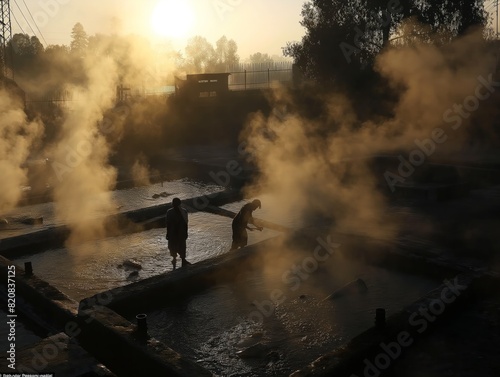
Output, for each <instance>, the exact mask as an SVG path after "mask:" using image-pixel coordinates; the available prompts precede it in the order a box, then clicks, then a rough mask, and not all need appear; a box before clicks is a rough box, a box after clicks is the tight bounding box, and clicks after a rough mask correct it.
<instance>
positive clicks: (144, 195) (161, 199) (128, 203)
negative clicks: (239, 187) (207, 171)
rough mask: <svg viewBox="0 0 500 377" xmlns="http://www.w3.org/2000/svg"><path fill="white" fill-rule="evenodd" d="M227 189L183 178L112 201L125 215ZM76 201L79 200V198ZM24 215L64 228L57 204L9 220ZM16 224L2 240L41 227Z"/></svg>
mask: <svg viewBox="0 0 500 377" xmlns="http://www.w3.org/2000/svg"><path fill="white" fill-rule="evenodd" d="M222 190H224V187H221V186H217V185H207V184H203V183H198V182H194V181H190V180H188V179H182V180H177V181H171V182H164V183H158V184H154V185H149V186H143V187H135V188H131V189H127V190H116V191H113V192H112V198H113V201H114V203H115V204H116V211H115V213H118V212H125V211H130V210H135V209H139V208H145V207H150V206H155V205H158V204H163V203H170V202H171V201H172V198H174V197H175V196H177V197H179V198H181V199H188V198H193V197H196V196H202V195H209V194H212V193H214V192H218V191H222ZM75 199H76V198H75ZM107 214H109V213H99V212H97V213H93V214H89V215H90V216H103V215H107ZM24 216H34V217H38V216H43V222H44V225H43V226H42V227H46V226H51V225H62V222H61V221H60V220H59V219H57V217H56V214H55V205H54V203H52V202H50V203H42V204H36V205H31V206H25V207H19V208H17V209H15V210H14V211H12V212H11V213H9V214H6V216H5V217H8V218H11V219H15V218H17V217H24ZM12 223H13V225H11V226H9V227H7V228H5V229H2V230H0V239H1V238H4V237H12V236H15V235H18V234H21V233H24V232H26V231H30V230H37V229H40V228H41V227H40V226H38V227H25V226H23V225H21V224H18V223H15V221H13V222H12Z"/></svg>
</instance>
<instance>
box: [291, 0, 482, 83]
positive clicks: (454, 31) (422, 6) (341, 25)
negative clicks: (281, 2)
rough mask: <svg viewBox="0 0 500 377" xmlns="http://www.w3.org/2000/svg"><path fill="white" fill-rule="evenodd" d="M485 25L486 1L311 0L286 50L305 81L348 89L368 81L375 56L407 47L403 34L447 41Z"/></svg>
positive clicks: (428, 40) (421, 38)
mask: <svg viewBox="0 0 500 377" xmlns="http://www.w3.org/2000/svg"><path fill="white" fill-rule="evenodd" d="M410 21H413V22H410ZM485 23H486V13H485V11H484V3H483V0H472V1H471V0H438V1H431V0H401V1H398V0H390V1H387V0H354V1H349V2H346V1H343V0H310V1H308V2H306V3H305V4H304V5H303V8H302V21H301V25H302V26H304V28H305V29H306V34H305V36H304V37H303V38H302V41H301V42H295V43H288V44H287V45H286V46H285V47H284V49H283V52H284V55H285V56H290V57H292V58H293V59H294V60H295V63H296V64H297V65H298V66H299V67H300V68H301V70H302V71H303V73H304V74H305V75H306V77H309V78H311V79H314V80H317V81H320V82H322V83H335V84H336V85H337V86H348V85H352V84H353V83H354V84H356V82H360V81H365V80H366V75H369V74H370V72H369V71H370V68H371V67H372V64H373V62H374V59H375V57H376V56H377V55H378V54H379V53H380V51H381V50H382V49H384V48H385V47H386V46H387V45H388V44H390V43H392V41H393V40H394V42H396V41H398V42H399V43H403V42H404V41H405V39H404V38H403V37H404V35H403V34H405V35H408V34H409V35H412V36H414V37H416V38H418V39H419V40H421V41H425V42H431V41H432V42H436V41H438V42H441V43H446V42H449V41H450V40H451V39H453V38H455V37H456V36H459V35H461V34H463V33H465V32H466V31H467V30H468V29H469V28H470V27H471V26H475V25H484V24H485ZM403 25H404V26H405V27H404V28H403V27H402V26H403Z"/></svg>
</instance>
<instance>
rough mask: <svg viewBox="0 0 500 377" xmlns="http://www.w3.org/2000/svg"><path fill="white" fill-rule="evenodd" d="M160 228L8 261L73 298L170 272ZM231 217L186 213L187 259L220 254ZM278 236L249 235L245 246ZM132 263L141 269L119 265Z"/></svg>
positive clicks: (269, 233)
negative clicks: (26, 267) (26, 264)
mask: <svg viewBox="0 0 500 377" xmlns="http://www.w3.org/2000/svg"><path fill="white" fill-rule="evenodd" d="M165 232H166V230H165V228H159V229H153V230H149V231H145V232H141V233H136V234H128V235H123V236H119V237H113V238H106V239H102V240H98V241H95V242H87V243H85V244H82V245H81V246H79V247H77V248H74V249H67V248H58V249H51V250H47V251H45V252H42V253H37V254H33V255H28V256H23V257H21V258H18V259H13V262H14V263H16V264H18V265H20V266H23V265H24V262H27V261H31V262H32V265H33V272H34V274H35V275H37V276H38V277H40V278H41V279H43V280H46V281H47V282H49V283H50V284H52V285H54V286H55V287H56V288H58V289H59V290H61V291H62V292H63V293H65V294H67V295H68V296H69V297H71V298H72V299H74V300H77V301H78V300H81V299H83V298H85V297H89V296H92V295H94V294H96V293H98V292H102V291H106V290H109V289H111V288H115V287H119V286H123V285H126V284H129V283H130V282H132V281H137V280H142V279H145V278H148V277H151V276H155V275H159V274H162V273H165V272H169V271H171V270H172V264H171V260H172V258H171V257H170V254H169V253H168V250H167V241H166V240H165ZM231 232H232V231H231V219H228V218H226V217H222V216H217V215H212V214H208V213H204V212H196V213H191V214H190V215H189V238H188V241H187V259H188V260H189V261H190V262H192V263H196V262H199V261H201V260H204V259H207V258H210V257H214V256H217V255H221V254H223V253H226V252H227V251H228V250H229V248H230V246H231ZM276 234H278V233H277V232H275V231H272V230H267V229H265V230H264V231H262V232H249V244H252V243H256V242H259V241H262V240H265V239H267V238H270V237H273V236H275V235H276ZM127 260H133V261H136V262H138V263H139V264H140V266H141V267H142V268H141V269H136V268H134V267H133V266H131V265H127V263H125V265H123V264H124V262H125V261H127Z"/></svg>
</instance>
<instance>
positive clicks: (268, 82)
mask: <svg viewBox="0 0 500 377" xmlns="http://www.w3.org/2000/svg"><path fill="white" fill-rule="evenodd" d="M267 87H268V88H270V87H271V73H270V71H269V68H268V69H267Z"/></svg>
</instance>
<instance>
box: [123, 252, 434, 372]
mask: <svg viewBox="0 0 500 377" xmlns="http://www.w3.org/2000/svg"><path fill="white" fill-rule="evenodd" d="M283 257H284V255H283V253H281V254H280V257H276V259H274V260H273V257H272V256H271V257H270V258H268V261H267V262H264V263H263V264H262V268H260V269H257V270H254V271H252V272H248V273H246V274H243V275H242V276H241V277H240V279H238V280H237V281H236V282H234V283H233V284H228V285H218V286H215V287H213V288H210V289H207V290H205V291H204V292H203V293H201V294H197V295H195V296H192V297H187V298H186V299H184V300H182V301H180V302H177V303H172V304H171V305H167V306H165V307H164V308H161V309H159V310H155V311H150V312H149V313H147V322H148V329H149V334H150V335H151V336H153V337H155V338H157V339H158V340H160V341H162V342H164V343H165V344H166V345H168V346H169V347H171V348H172V349H174V350H176V351H178V352H180V353H182V354H183V355H185V356H187V357H189V358H191V359H192V360H195V361H197V362H199V363H200V364H201V365H202V366H203V367H205V368H206V369H208V370H210V371H211V372H213V373H215V374H216V375H220V376H263V375H269V376H271V375H280V376H281V375H288V374H289V373H291V372H293V371H294V370H297V369H299V368H301V367H304V366H305V365H307V364H308V363H310V362H312V361H314V360H315V359H316V358H318V357H319V356H321V355H322V354H324V353H326V352H328V351H331V350H332V349H334V348H336V347H338V346H341V345H343V344H345V343H347V342H348V340H350V339H351V338H353V337H354V336H356V335H358V334H359V333H361V332H363V331H365V330H366V329H368V328H369V327H371V326H373V324H374V318H375V310H376V308H385V309H386V310H387V315H391V313H394V312H395V311H398V310H400V309H402V308H403V307H405V306H406V305H408V304H410V303H411V302H413V301H415V300H416V299H417V298H419V297H420V296H421V295H423V294H425V293H426V292H428V291H430V290H431V289H433V288H435V287H436V286H437V285H438V284H439V282H438V281H433V280H431V279H428V278H423V277H419V276H413V275H406V274H402V273H398V272H394V271H390V270H386V269H383V268H379V267H373V266H369V265H364V264H360V263H357V262H353V261H352V260H346V259H345V258H344V257H343V256H342V255H341V254H340V253H338V254H335V255H333V256H331V257H330V258H329V259H328V260H327V261H326V262H325V263H324V264H323V265H321V266H320V267H319V268H318V269H316V270H314V271H312V272H310V273H309V272H305V271H304V270H300V271H299V270H297V269H296V267H297V266H300V265H301V263H302V262H303V260H304V259H303V258H304V256H303V255H302V256H298V255H296V256H295V257H290V258H283ZM242 269H244V266H242ZM357 278H361V279H363V281H364V282H365V283H366V285H367V287H368V290H367V291H366V293H354V294H351V295H349V294H348V295H345V296H342V297H339V298H337V299H335V300H325V298H326V297H327V296H328V295H329V294H331V293H332V292H334V291H335V290H336V289H338V288H339V287H342V286H343V285H345V283H347V282H349V281H352V280H355V279H357ZM272 301H274V302H275V304H273V303H272ZM129 320H130V321H132V322H135V319H134V318H129Z"/></svg>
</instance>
